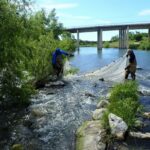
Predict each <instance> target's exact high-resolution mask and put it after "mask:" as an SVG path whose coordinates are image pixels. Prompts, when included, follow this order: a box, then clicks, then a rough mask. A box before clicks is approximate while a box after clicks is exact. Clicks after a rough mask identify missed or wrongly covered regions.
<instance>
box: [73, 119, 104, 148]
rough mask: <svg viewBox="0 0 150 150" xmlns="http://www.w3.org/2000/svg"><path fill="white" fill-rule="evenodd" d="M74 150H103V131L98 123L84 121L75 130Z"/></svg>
mask: <svg viewBox="0 0 150 150" xmlns="http://www.w3.org/2000/svg"><path fill="white" fill-rule="evenodd" d="M76 135H77V142H76V150H105V148H106V144H105V142H104V139H105V135H106V133H105V130H104V129H103V128H102V126H101V124H100V122H99V121H86V122H84V123H83V125H82V126H81V127H80V128H79V129H78V130H77V133H76Z"/></svg>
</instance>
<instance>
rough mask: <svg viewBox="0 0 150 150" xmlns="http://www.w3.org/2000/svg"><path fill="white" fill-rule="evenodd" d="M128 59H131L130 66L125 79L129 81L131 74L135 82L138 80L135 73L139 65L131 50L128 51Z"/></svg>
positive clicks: (126, 70)
mask: <svg viewBox="0 0 150 150" xmlns="http://www.w3.org/2000/svg"><path fill="white" fill-rule="evenodd" d="M126 57H127V58H128V59H129V64H128V65H127V67H126V68H125V79H128V76H129V74H131V78H132V80H135V78H136V75H135V72H136V65H137V62H136V57H135V54H134V52H133V51H132V50H130V49H129V50H128V51H127V55H126Z"/></svg>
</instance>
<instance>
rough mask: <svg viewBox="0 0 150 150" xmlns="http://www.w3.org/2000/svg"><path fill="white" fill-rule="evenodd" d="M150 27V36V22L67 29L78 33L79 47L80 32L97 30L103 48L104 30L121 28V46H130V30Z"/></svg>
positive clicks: (99, 43) (98, 40) (149, 32)
mask: <svg viewBox="0 0 150 150" xmlns="http://www.w3.org/2000/svg"><path fill="white" fill-rule="evenodd" d="M136 29H148V36H149V38H150V23H135V24H116V25H97V26H89V27H88V26H87V27H72V28H67V29H66V31H69V32H71V33H77V47H79V41H80V39H79V33H81V32H97V47H98V49H102V47H103V44H102V32H103V31H112V30H119V48H122V49H123V48H128V33H129V30H136Z"/></svg>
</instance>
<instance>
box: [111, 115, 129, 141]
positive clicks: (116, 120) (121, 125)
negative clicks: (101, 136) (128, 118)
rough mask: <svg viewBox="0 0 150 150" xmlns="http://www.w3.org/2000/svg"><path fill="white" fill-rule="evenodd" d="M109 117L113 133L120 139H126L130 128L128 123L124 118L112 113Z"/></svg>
mask: <svg viewBox="0 0 150 150" xmlns="http://www.w3.org/2000/svg"><path fill="white" fill-rule="evenodd" d="M108 119H109V126H110V128H111V134H112V135H114V136H115V137H117V138H118V139H124V135H125V132H126V131H127V129H128V126H127V124H126V123H125V122H124V121H123V119H122V118H120V117H118V116H116V115H115V114H112V113H110V114H109V115H108Z"/></svg>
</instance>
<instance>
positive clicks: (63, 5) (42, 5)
mask: <svg viewBox="0 0 150 150" xmlns="http://www.w3.org/2000/svg"><path fill="white" fill-rule="evenodd" d="M77 6H78V4H77V3H58V2H54V1H43V2H39V3H35V5H34V8H35V9H36V10H39V9H41V8H43V9H45V10H47V11H51V10H52V9H53V8H55V9H69V8H74V7H77Z"/></svg>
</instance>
